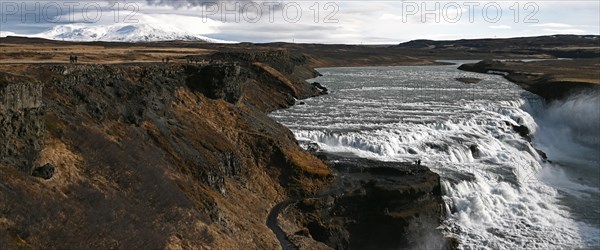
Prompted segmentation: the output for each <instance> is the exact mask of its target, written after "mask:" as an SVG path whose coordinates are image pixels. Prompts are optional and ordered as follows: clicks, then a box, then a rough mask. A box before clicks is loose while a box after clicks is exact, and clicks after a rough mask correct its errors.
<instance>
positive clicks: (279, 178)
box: [0, 51, 331, 249]
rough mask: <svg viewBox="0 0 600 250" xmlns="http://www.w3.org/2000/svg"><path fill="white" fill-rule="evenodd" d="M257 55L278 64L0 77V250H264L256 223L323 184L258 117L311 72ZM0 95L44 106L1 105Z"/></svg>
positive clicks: (264, 232)
mask: <svg viewBox="0 0 600 250" xmlns="http://www.w3.org/2000/svg"><path fill="white" fill-rule="evenodd" d="M264 53H265V55H262V56H263V57H264V58H270V59H271V60H274V61H277V60H281V61H286V62H290V63H285V64H278V65H274V67H271V66H269V65H267V64H265V63H262V62H260V61H259V60H253V58H250V59H252V60H248V61H242V60H239V61H236V62H231V63H230V62H223V63H220V64H215V65H209V66H206V67H199V66H195V65H182V64H169V65H167V64H132V65H111V66H109V65H56V64H48V65H21V66H20V67H19V68H18V69H17V68H13V69H14V72H12V73H14V74H8V73H3V74H2V76H1V83H2V84H1V85H0V89H1V90H2V91H0V93H2V94H3V95H2V96H0V99H1V100H2V103H9V105H5V104H3V106H2V107H3V108H2V109H0V112H1V117H2V118H3V119H2V123H1V124H2V125H3V127H2V128H1V129H2V131H3V133H2V136H3V138H2V139H4V140H5V141H8V142H10V143H8V144H2V146H0V148H1V149H2V150H0V153H1V154H2V157H1V158H2V163H1V164H2V166H1V167H0V200H2V202H1V203H0V245H2V246H8V247H9V248H19V247H25V248H29V247H31V248H51V249H52V248H88V247H93V248H177V247H184V248H204V247H205V248H219V249H235V248H267V249H272V248H277V247H278V245H279V244H278V242H277V241H276V239H275V237H274V236H273V235H272V233H271V232H270V231H269V229H268V228H267V227H266V226H265V225H264V220H265V218H266V216H267V213H268V211H269V209H270V208H271V207H272V206H273V205H274V204H276V203H277V202H279V201H281V200H283V199H285V198H286V197H288V196H289V195H290V194H300V193H305V192H306V193H310V192H313V191H314V190H317V189H319V188H320V187H321V186H322V185H323V184H326V183H328V182H329V180H330V179H331V178H330V170H329V169H328V168H327V166H326V165H325V164H324V163H323V162H322V161H321V160H319V159H317V158H316V157H314V156H312V155H311V154H309V153H307V152H305V151H303V150H302V149H301V148H300V147H299V146H298V145H297V143H296V141H295V139H294V136H293V134H292V133H291V132H290V131H289V130H288V129H287V128H285V127H283V126H282V125H279V124H278V123H276V122H274V121H273V120H271V119H270V118H269V117H268V116H267V115H266V111H268V110H272V109H276V108H282V107H286V106H288V105H291V104H293V103H294V99H295V98H297V99H300V98H306V97H309V96H314V95H318V94H319V90H318V89H316V88H314V87H312V86H311V85H310V84H308V83H305V82H302V81H296V80H295V79H296V77H294V76H295V75H297V74H299V75H314V74H315V72H314V71H312V70H311V69H310V68H308V67H305V66H304V65H303V64H302V60H303V58H304V57H303V56H302V55H292V54H288V53H285V52H282V51H276V52H264ZM278 57H281V59H277V58H278ZM292 58H297V59H296V61H295V60H293V59H292ZM25 73H26V74H27V75H30V77H25V76H19V74H21V75H23V74H25ZM21 86H34V87H27V88H22V89H21V90H19V89H18V88H21ZM41 86H43V90H42V87H41ZM15 89H17V90H15ZM38 90H41V91H38ZM11 91H12V92H15V91H21V93H22V95H20V96H21V97H26V96H29V97H32V98H33V99H35V100H42V103H43V105H38V104H40V103H39V102H37V101H36V102H32V103H31V104H32V105H25V104H26V102H25V101H24V99H22V98H12V99H11V93H12V92H11ZM26 92H27V93H26ZM19 103H25V104H23V105H21V104H19ZM33 104H36V105H33ZM14 115H17V116H19V117H18V119H13V118H12V116H14ZM4 118H6V119H4ZM23 135H25V136H23ZM4 137H7V138H4ZM11 147H12V148H11ZM7 148H8V149H7ZM23 159H25V161H23ZM15 162H17V163H19V164H14V163H15ZM47 163H50V164H52V165H53V166H54V167H55V169H56V174H55V175H54V176H53V177H52V178H51V179H50V180H42V179H38V178H35V177H32V176H30V173H31V171H32V170H33V168H34V167H36V166H40V165H45V164H47Z"/></svg>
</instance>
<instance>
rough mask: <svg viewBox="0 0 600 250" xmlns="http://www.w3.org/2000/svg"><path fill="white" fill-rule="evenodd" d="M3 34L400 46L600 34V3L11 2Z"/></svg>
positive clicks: (0, 25) (6, 3) (0, 12)
mask: <svg viewBox="0 0 600 250" xmlns="http://www.w3.org/2000/svg"><path fill="white" fill-rule="evenodd" d="M0 4H1V6H0V7H1V8H0V16H1V20H0V33H1V34H0V35H3V36H6V35H13V34H18V35H35V34H38V33H41V32H44V31H47V30H49V29H51V28H53V27H55V26H58V25H72V24H76V25H82V26H93V27H96V26H108V25H126V24H136V23H141V24H149V25H153V26H159V27H163V28H165V29H176V30H183V31H186V32H189V33H194V34H202V35H205V36H207V37H211V38H216V39H222V40H229V41H239V42H275V41H284V42H305V43H306V42H314V43H352V44H360V43H364V44H394V43H399V42H404V41H408V40H413V39H438V40H439V39H460V38H482V37H489V38H494V37H514V36H535V35H549V34H594V35H598V34H599V33H600V26H599V23H600V17H599V13H600V1H598V0H592V1H495V2H491V1H399V0H398V1H337V2H335V1H308V0H302V1H281V0H275V1H249V0H242V1H232V0H222V1H210V0H179V1H171V0H136V1H129V2H128V3H125V2H123V1H96V2H93V1H79V2H76V1H73V0H69V1H57V0H53V1H50V0H43V1H10V0H2V2H1V3H0Z"/></svg>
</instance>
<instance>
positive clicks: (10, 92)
mask: <svg viewBox="0 0 600 250" xmlns="http://www.w3.org/2000/svg"><path fill="white" fill-rule="evenodd" d="M42 89H43V86H42V84H41V83H40V82H38V81H36V80H34V79H30V78H27V77H21V76H16V75H12V74H7V73H3V72H0V142H1V143H0V164H7V165H11V166H14V167H15V168H17V169H18V170H20V171H22V172H24V173H26V174H30V173H31V171H32V170H33V168H34V163H35V161H36V160H37V158H38V154H39V151H40V150H41V149H42V147H43V145H44V140H43V135H44V129H45V128H44V107H43V104H42Z"/></svg>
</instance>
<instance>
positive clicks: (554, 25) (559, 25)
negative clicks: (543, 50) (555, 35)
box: [531, 23, 573, 28]
mask: <svg viewBox="0 0 600 250" xmlns="http://www.w3.org/2000/svg"><path fill="white" fill-rule="evenodd" d="M531 26H533V27H542V28H572V27H573V25H570V24H566V23H537V24H532V25H531Z"/></svg>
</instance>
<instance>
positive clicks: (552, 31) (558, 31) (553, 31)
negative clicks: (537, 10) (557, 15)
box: [543, 29, 588, 34]
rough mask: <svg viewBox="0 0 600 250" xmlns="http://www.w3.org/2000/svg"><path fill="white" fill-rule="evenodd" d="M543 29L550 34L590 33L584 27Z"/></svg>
mask: <svg viewBox="0 0 600 250" xmlns="http://www.w3.org/2000/svg"><path fill="white" fill-rule="evenodd" d="M543 31H545V32H548V33H550V34H586V33H588V32H587V31H585V30H582V29H543Z"/></svg>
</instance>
